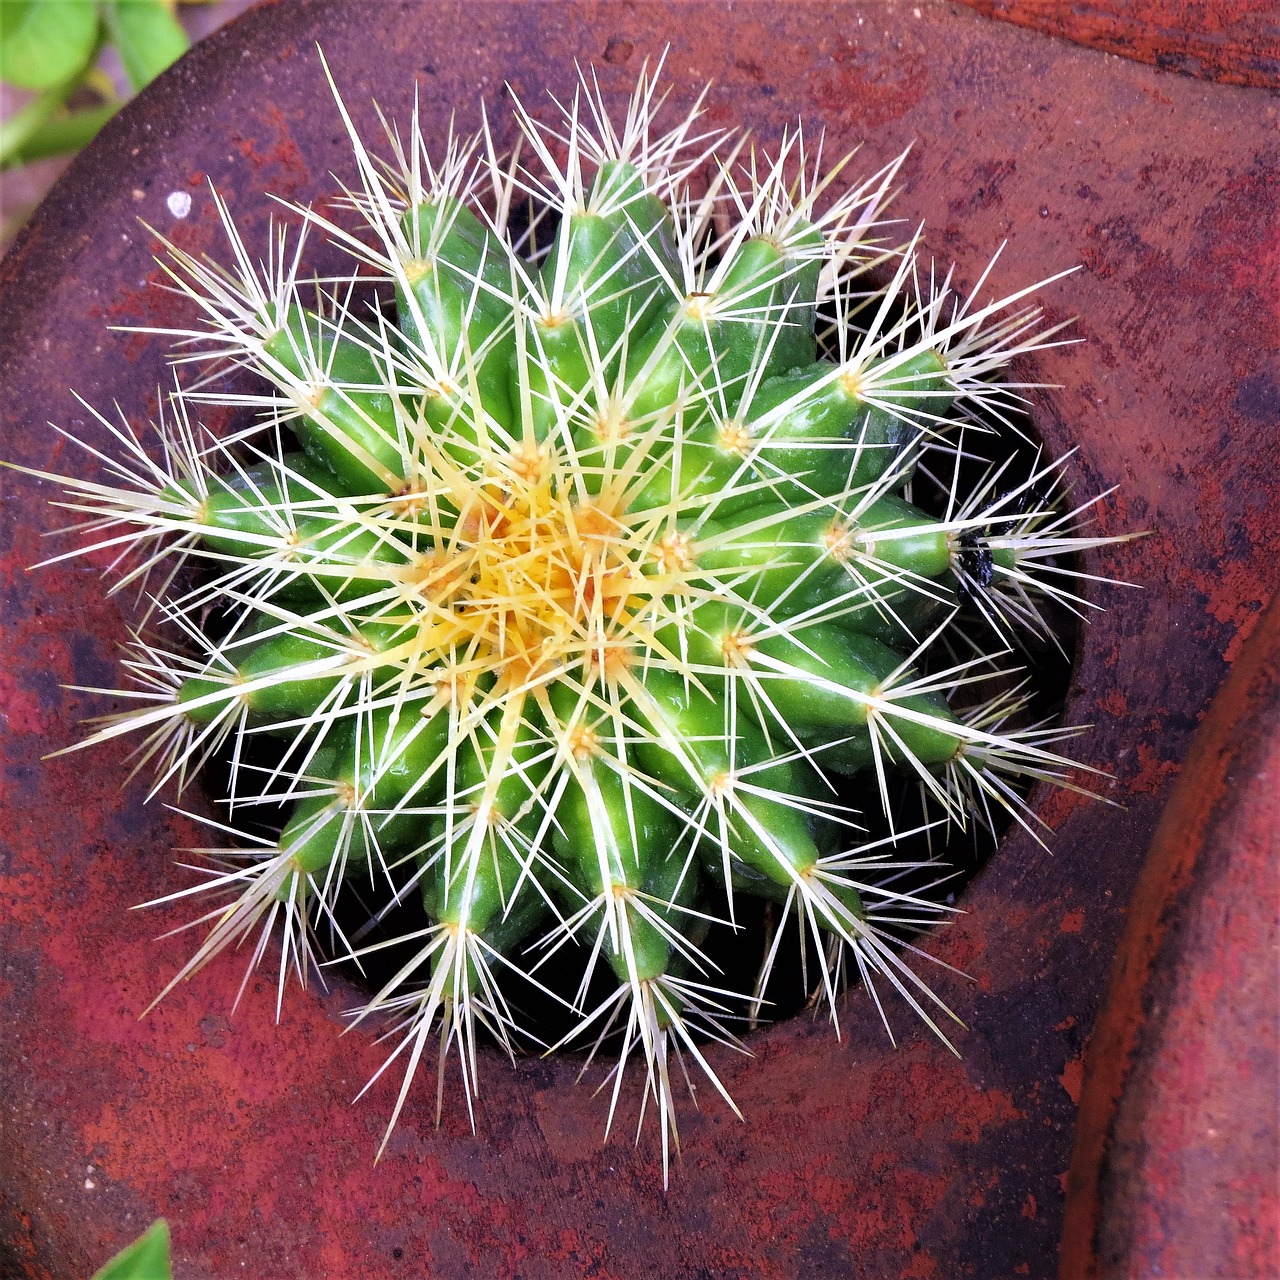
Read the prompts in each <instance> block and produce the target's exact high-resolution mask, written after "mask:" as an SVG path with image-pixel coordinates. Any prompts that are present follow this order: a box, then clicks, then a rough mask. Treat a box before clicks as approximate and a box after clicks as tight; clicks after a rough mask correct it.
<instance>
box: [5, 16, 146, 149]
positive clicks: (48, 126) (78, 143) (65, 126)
mask: <svg viewBox="0 0 1280 1280" xmlns="http://www.w3.org/2000/svg"><path fill="white" fill-rule="evenodd" d="M3 3H4V0H0V4H3ZM123 105H124V104H123V103H122V102H120V101H118V100H117V101H116V102H104V103H103V104H102V105H101V106H100V107H85V108H83V109H82V110H80V111H60V112H58V113H57V114H55V115H51V116H50V117H49V118H48V119H47V120H45V121H44V122H43V123H41V124H40V125H39V126H38V127H37V128H35V129H33V130H32V131H31V132H30V133H29V134H28V135H27V136H26V138H25V139H24V141H23V142H22V145H21V146H19V147H18V148H16V150H15V151H14V152H13V163H14V164H33V163H35V161H37V160H44V159H47V158H48V157H49V156H65V155H70V154H71V153H72V152H74V151H79V150H81V149H82V148H84V147H87V146H88V145H89V143H91V142H92V141H93V140H94V138H95V137H96V136H97V134H98V131H99V130H100V129H101V128H102V126H103V125H104V124H106V123H107V121H108V120H110V119H111V117H112V116H113V115H115V113H116V112H117V111H119V110H120V108H121V107H122V106H123ZM8 162H9V159H8V156H7V155H6V153H5V152H4V149H3V147H0V168H2V167H4V165H5V164H7V163H8Z"/></svg>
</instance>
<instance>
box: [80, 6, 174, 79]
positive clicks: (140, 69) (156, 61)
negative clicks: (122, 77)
mask: <svg viewBox="0 0 1280 1280" xmlns="http://www.w3.org/2000/svg"><path fill="white" fill-rule="evenodd" d="M102 16H103V18H104V19H105V20H106V23H107V30H108V31H110V33H111V39H112V41H113V42H114V44H115V46H116V48H117V49H119V51H120V61H121V62H122V63H124V69H125V74H126V75H127V76H128V77H129V83H130V84H132V85H133V87H134V88H135V89H141V88H143V86H144V85H148V84H150V83H151V81H152V80H154V79H155V78H156V76H158V75H159V74H160V73H161V72H162V71H163V70H165V68H166V67H168V66H170V65H171V64H172V63H174V62H176V61H177V60H178V59H179V58H180V57H182V55H183V54H184V53H186V51H187V50H188V49H189V48H190V47H191V45H190V42H189V41H188V40H187V33H186V32H185V31H183V29H182V27H181V26H180V25H179V23H178V20H177V19H176V18H175V17H174V16H173V14H172V13H170V12H169V9H168V8H167V7H166V5H165V4H164V3H163V2H162V0H107V2H106V4H104V5H103V7H102Z"/></svg>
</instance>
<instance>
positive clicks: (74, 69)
mask: <svg viewBox="0 0 1280 1280" xmlns="http://www.w3.org/2000/svg"><path fill="white" fill-rule="evenodd" d="M97 37H98V12H97V8H96V6H95V5H94V3H93V0H0V80H6V81H8V83H9V84H12V85H16V86H17V87H18V88H19V89H48V88H50V87H51V86H52V85H55V84H62V83H63V82H64V81H66V80H70V79H71V78H72V77H73V76H75V75H78V74H79V73H80V72H81V71H83V70H84V68H85V65H86V64H87V63H88V61H89V58H90V56H91V55H92V54H93V51H94V48H95V46H96V43H97Z"/></svg>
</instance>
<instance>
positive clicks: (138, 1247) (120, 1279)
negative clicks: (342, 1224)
mask: <svg viewBox="0 0 1280 1280" xmlns="http://www.w3.org/2000/svg"><path fill="white" fill-rule="evenodd" d="M3 3H4V0H0V4H3ZM93 1280H173V1270H172V1268H171V1267H170V1265H169V1224H168V1223H167V1222H166V1221H165V1220H164V1219H163V1218H158V1219H157V1220H156V1221H155V1222H153V1223H152V1224H151V1227H150V1228H149V1229H148V1231H147V1233H146V1234H145V1235H143V1236H139V1237H138V1239H137V1240H135V1241H134V1242H133V1243H132V1244H131V1245H130V1246H129V1247H128V1248H127V1249H125V1250H124V1251H123V1252H121V1253H117V1254H116V1256H115V1257H114V1258H112V1259H111V1261H110V1262H108V1263H107V1265H106V1266H105V1267H103V1268H102V1270H101V1271H97V1272H95V1273H94V1275H93Z"/></svg>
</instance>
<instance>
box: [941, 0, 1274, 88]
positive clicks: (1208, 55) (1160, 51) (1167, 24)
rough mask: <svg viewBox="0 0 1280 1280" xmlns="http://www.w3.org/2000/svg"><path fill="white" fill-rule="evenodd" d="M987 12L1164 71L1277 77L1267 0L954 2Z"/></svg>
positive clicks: (1261, 82) (1224, 78) (1252, 81)
mask: <svg viewBox="0 0 1280 1280" xmlns="http://www.w3.org/2000/svg"><path fill="white" fill-rule="evenodd" d="M960 2H961V3H962V4H967V5H969V6H970V7H971V8H973V9H976V10H977V11H978V12H979V13H984V14H986V15H987V16H988V17H990V18H1000V19H1003V20H1004V21H1005V22H1016V23H1017V24H1018V25H1019V26H1024V27H1031V28H1032V29H1033V30H1036V31H1042V32H1044V33H1045V34H1046V35H1051V36H1058V37H1060V38H1062V39H1064V40H1072V41H1074V42H1075V43H1076V44H1083V45H1088V46H1089V47H1090V48H1091V49H1100V50H1102V51H1103V52H1105V53H1115V54H1119V55H1120V56H1121V57H1124V58H1136V59H1137V60H1138V61H1139V62H1149V63H1152V64H1153V65H1154V66H1157V67H1160V68H1161V69H1162V70H1164V71H1180V72H1184V73H1186V74H1187V75H1193V76H1203V77H1204V78H1205V79H1206V80H1217V81H1220V82H1221V83H1222V84H1245V85H1253V86H1255V87H1257V88H1264V89H1274V88H1275V87H1276V84H1277V82H1278V81H1280V8H1278V7H1277V6H1276V4H1275V0H1073V3H1071V4H1064V3H1063V0H960Z"/></svg>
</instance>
